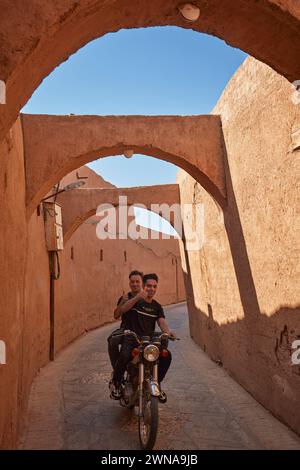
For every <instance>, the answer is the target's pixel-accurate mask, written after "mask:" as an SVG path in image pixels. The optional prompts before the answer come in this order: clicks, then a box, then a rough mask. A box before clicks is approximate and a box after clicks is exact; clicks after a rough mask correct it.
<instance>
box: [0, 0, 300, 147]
mask: <svg viewBox="0 0 300 470" xmlns="http://www.w3.org/2000/svg"><path fill="white" fill-rule="evenodd" d="M194 3H195V4H196V5H197V6H198V7H199V8H200V16H199V19H198V20H197V21H195V22H194V23H190V22H188V21H186V20H185V19H184V17H183V16H182V15H181V13H180V11H179V7H180V5H181V4H182V2H178V0H153V1H152V2H148V1H147V0H144V1H142V0H127V1H123V0H117V1H116V0H109V1H104V0H98V1H96V2H95V1H94V0H80V1H77V2H75V3H74V2H73V1H72V0H63V1H61V2H59V4H57V3H55V5H54V4H53V3H52V2H45V1H44V2H43V1H40V0H33V1H32V2H30V7H29V6H28V8H26V9H24V8H21V6H20V3H18V2H15V3H14V4H12V3H11V2H10V1H9V0H5V1H4V2H2V5H1V8H2V15H1V19H0V31H1V36H0V38H1V39H0V51H1V56H2V57H3V59H2V60H1V63H0V78H1V80H3V81H5V82H6V91H7V100H6V102H7V104H6V105H4V106H1V109H0V123H1V124H0V139H2V138H3V137H4V135H5V134H6V132H7V131H8V129H9V128H10V127H11V125H12V124H13V122H15V120H16V118H17V115H18V112H19V111H20V109H21V108H22V107H23V106H24V104H25V103H26V102H27V100H28V99H29V98H30V96H31V95H32V93H33V91H34V90H35V89H36V88H37V87H38V86H39V84H40V83H41V81H42V80H43V78H44V77H46V76H47V75H49V73H51V71H52V70H53V69H54V68H55V67H56V66H58V65H59V64H60V63H61V62H63V61H64V60H66V59H67V58H68V57H69V56H70V55H71V54H73V53H74V52H76V51H77V50H78V49H80V48H81V47H82V46H84V45H85V44H86V43H88V42H89V41H91V40H93V39H96V38H98V37H101V36H103V35H104V34H106V33H109V32H114V31H118V30H119V29H121V28H138V27H149V26H166V25H174V26H180V27H183V28H192V29H194V30H195V31H199V32H204V33H208V34H212V35H214V36H217V37H219V38H221V39H224V40H225V41H226V42H227V43H228V44H230V45H231V46H234V47H238V48H240V49H242V50H244V51H245V52H248V53H249V54H250V55H252V56H254V57H256V58H257V59H259V60H261V61H262V62H265V63H266V64H268V65H270V66H271V67H273V68H274V69H275V70H276V71H277V72H279V73H280V74H282V75H284V76H285V77H287V79H288V80H290V81H293V80H297V79H299V77H300V64H299V60H298V58H299V55H300V28H299V19H300V7H299V3H298V1H297V0H259V1H254V0H235V1H234V2H232V1H230V0H225V1H224V0H211V1H210V2H207V1H206V0H197V1H195V2H194ZM6 10H7V13H6Z"/></svg>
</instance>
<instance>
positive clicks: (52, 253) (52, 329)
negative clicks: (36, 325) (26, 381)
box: [49, 251, 60, 361]
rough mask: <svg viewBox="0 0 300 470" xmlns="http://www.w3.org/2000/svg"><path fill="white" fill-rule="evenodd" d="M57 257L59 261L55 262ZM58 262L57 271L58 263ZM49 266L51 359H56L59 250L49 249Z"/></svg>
mask: <svg viewBox="0 0 300 470" xmlns="http://www.w3.org/2000/svg"><path fill="white" fill-rule="evenodd" d="M55 259H56V261H57V263H55ZM56 264H57V273H56V266H55V265H56ZM49 268H50V342H49V359H50V361H54V355H55V281H57V280H58V279H59V277H60V265H59V258H58V252H57V251H49Z"/></svg>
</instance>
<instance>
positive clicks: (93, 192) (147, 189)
mask: <svg viewBox="0 0 300 470" xmlns="http://www.w3.org/2000/svg"><path fill="white" fill-rule="evenodd" d="M120 196H126V198H127V205H128V206H134V205H136V204H142V205H143V206H145V207H147V209H148V210H151V211H153V212H156V213H157V214H158V215H161V216H162V217H163V218H165V220H167V221H168V222H169V223H170V224H171V225H172V226H174V213H173V212H170V213H169V214H162V213H161V212H160V207H157V210H155V208H154V207H153V204H154V205H157V206H161V205H162V204H166V205H168V206H169V207H171V206H172V205H173V204H180V194H179V186H178V185H176V184H168V185H159V186H140V187H137V188H102V189H101V188H94V189H91V188H90V189H77V190H73V191H70V192H65V193H62V194H60V195H59V196H58V198H57V202H59V204H61V205H62V215H63V217H62V220H63V232H64V241H65V242H68V240H69V239H70V238H71V236H72V235H73V233H74V232H75V230H77V229H78V228H79V227H80V225H82V224H83V223H84V222H85V221H86V220H87V219H89V218H90V217H92V216H93V215H95V214H96V211H97V207H98V206H99V205H100V204H110V205H112V206H114V207H118V206H119V197H120Z"/></svg>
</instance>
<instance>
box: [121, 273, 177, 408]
mask: <svg viewBox="0 0 300 470" xmlns="http://www.w3.org/2000/svg"><path fill="white" fill-rule="evenodd" d="M157 286H158V277H157V275H156V274H154V273H153V274H146V275H145V276H144V277H143V288H144V290H143V291H141V292H139V293H137V294H136V295H135V296H134V297H133V298H131V299H129V300H127V301H126V302H125V303H124V304H122V305H120V306H119V309H118V312H119V313H120V314H121V315H124V314H127V317H126V329H128V330H131V331H134V333H136V334H137V335H138V336H139V337H142V336H150V337H151V336H152V335H153V333H154V330H155V325H156V322H157V324H158V326H159V327H160V329H161V331H162V332H163V333H167V334H168V335H169V336H172V337H173V338H176V334H175V333H174V332H172V331H171V330H170V328H169V326H168V324H167V321H166V319H165V314H164V311H163V308H162V306H161V305H160V304H159V303H158V302H157V301H156V300H154V298H153V297H154V296H155V294H156V291H157ZM135 346H136V340H135V339H133V338H132V337H130V336H125V337H124V339H123V341H122V347H121V351H120V354H119V357H118V359H117V361H116V363H115V367H114V374H113V384H114V390H113V391H112V396H113V398H116V399H118V398H119V397H120V384H121V381H122V379H123V375H124V372H125V370H126V366H127V364H128V362H129V361H130V359H131V353H132V350H133V349H134V348H135ZM171 360H172V357H171V353H170V351H169V354H168V356H167V357H165V358H163V357H162V358H161V359H160V362H159V368H158V382H159V385H160V383H161V382H162V380H163V379H164V377H165V375H166V373H167V371H168V369H169V367H170V364H171ZM159 398H160V401H162V402H165V401H166V394H165V393H164V392H162V391H161V395H160V397H159Z"/></svg>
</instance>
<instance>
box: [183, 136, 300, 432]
mask: <svg viewBox="0 0 300 470" xmlns="http://www.w3.org/2000/svg"><path fill="white" fill-rule="evenodd" d="M224 148H225V143H224ZM224 158H225V171H226V181H227V191H228V206H227V208H226V209H225V210H224V225H225V230H226V234H227V238H228V241H229V245H230V251H231V256H232V261H233V265H234V270H235V275H236V280H237V284H238V289H239V295H240V299H241V304H242V306H243V312H244V318H243V319H237V320H235V321H232V322H229V323H227V324H223V325H220V324H219V323H217V322H216V321H215V320H214V316H213V313H214V312H213V309H212V306H211V305H210V304H207V311H208V315H207V314H206V313H205V312H204V311H202V310H201V309H200V308H199V307H198V306H197V305H196V303H195V298H196V296H195V291H194V288H193V283H192V282H191V276H192V269H191V265H190V260H189V256H188V252H187V251H186V250H184V257H185V264H186V269H187V272H184V281H185V286H186V294H187V301H188V310H189V320H190V332H191V336H192V338H193V339H194V341H195V342H196V343H198V344H199V345H200V346H201V348H202V349H203V350H204V351H205V352H206V353H207V354H208V355H209V356H210V357H211V358H212V359H213V360H214V361H216V362H217V363H218V364H220V365H223V366H224V367H225V368H226V369H228V372H229V373H230V374H231V375H232V376H233V378H234V379H235V380H236V381H237V382H239V383H240V384H241V385H242V386H243V387H244V388H245V389H246V390H247V391H248V392H249V393H250V394H252V395H253V396H254V397H255V399H256V400H258V401H259V402H260V403H261V404H262V405H264V406H265V407H266V408H267V409H269V410H270V411H271V412H272V413H273V414H274V415H275V416H276V417H278V418H279V419H281V420H282V421H283V422H285V423H286V424H287V425H289V426H290V427H292V428H293V430H295V431H296V432H297V433H298V434H300V408H299V397H300V365H293V363H292V358H291V356H292V353H293V350H292V348H291V344H292V343H293V341H295V340H297V339H299V338H300V336H299V331H300V304H299V305H297V306H296V307H295V308H290V307H288V306H284V305H282V306H281V307H280V308H279V309H278V310H277V311H275V312H274V313H273V314H272V316H271V317H268V316H266V315H265V314H264V312H261V311H260V307H259V303H258V297H257V293H256V289H255V284H254V279H253V275H252V272H251V267H250V262H249V258H248V254H247V248H246V242H245V237H244V234H243V229H242V224H241V219H240V214H239V210H238V206H237V202H236V197H235V193H234V190H233V184H232V179H231V174H230V169H229V164H228V158H227V153H226V151H225V152H224ZM216 269H218V266H216ZM262 275H263V273H262ZM297 314H298V315H297ZM297 331H298V333H297Z"/></svg>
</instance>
